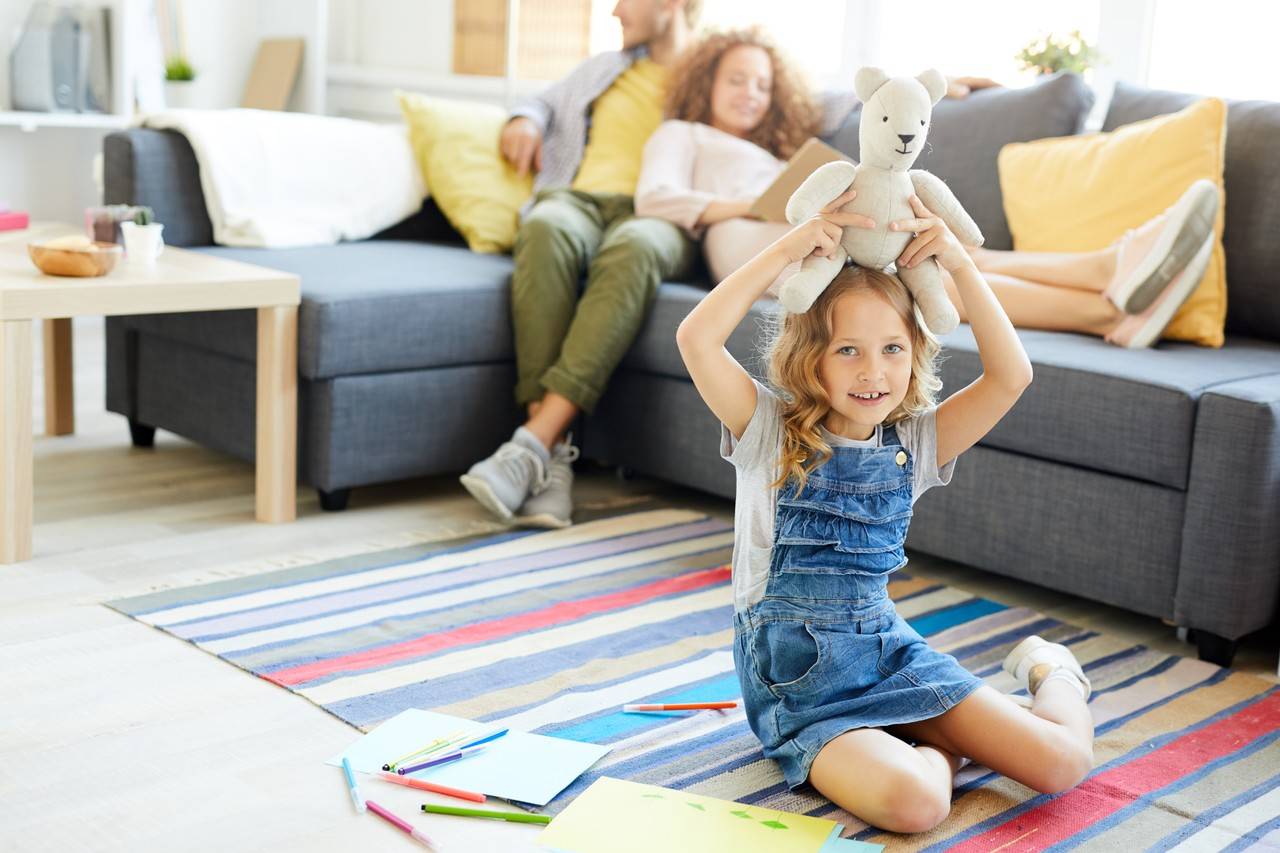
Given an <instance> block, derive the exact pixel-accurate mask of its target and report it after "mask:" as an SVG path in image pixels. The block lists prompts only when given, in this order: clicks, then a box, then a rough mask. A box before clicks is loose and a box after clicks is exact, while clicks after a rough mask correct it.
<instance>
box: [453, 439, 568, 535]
mask: <svg viewBox="0 0 1280 853" xmlns="http://www.w3.org/2000/svg"><path fill="white" fill-rule="evenodd" d="M549 456H550V455H549V454H548V452H547V449H546V448H545V447H543V446H542V442H541V441H539V440H538V439H537V437H536V436H535V435H534V434H533V433H531V432H529V431H528V430H527V429H525V428H524V427H518V428H517V429H516V431H515V434H514V435H512V436H511V440H510V441H505V442H503V443H502V446H501V447H499V448H498V450H497V451H496V452H495V453H494V454H493V455H492V456H490V457H489V458H488V459H484V460H481V461H480V462H477V463H476V464H474V465H472V466H471V469H470V470H469V471H467V473H465V474H463V475H462V476H461V477H459V478H458V479H459V480H460V481H461V482H462V485H463V487H464V488H465V489H466V490H467V491H468V492H470V493H471V496H472V497H473V498H475V499H476V500H478V501H479V502H480V503H481V504H483V505H484V507H485V509H487V510H489V511H490V512H492V513H493V514H494V515H496V516H498V518H500V519H502V520H503V521H510V520H511V519H512V518H514V517H515V511H516V510H517V509H519V507H520V506H521V505H522V504H523V503H524V502H525V500H526V499H527V498H528V497H529V495H531V494H536V493H538V492H540V491H542V490H543V489H544V488H546V485H547V462H548V459H549Z"/></svg>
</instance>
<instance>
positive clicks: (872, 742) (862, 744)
mask: <svg viewBox="0 0 1280 853" xmlns="http://www.w3.org/2000/svg"><path fill="white" fill-rule="evenodd" d="M1023 713H1024V714H1025V713H1026V712H1025V711H1023ZM959 763H960V759H959V757H958V756H957V755H955V754H953V753H949V752H947V751H946V750H944V749H942V748H941V747H937V746H933V745H921V746H914V747H913V746H910V745H909V744H907V743H905V742H903V741H902V740H901V739H899V738H897V737H894V736H893V735H891V734H889V733H887V732H885V731H882V730H880V729H857V730H855V731H851V732H845V733H844V734H842V735H840V736H839V737H837V738H835V739H833V740H832V741H831V742H829V743H828V744H827V745H826V746H824V747H823V748H822V750H821V751H820V752H819V753H818V756H817V757H816V758H815V759H814V760H813V766H812V767H811V768H810V770H809V783H810V784H811V785H813V787H815V788H817V789H818V791H819V792H820V793H821V794H822V795H823V796H824V797H826V798H827V799H829V800H831V802H833V803H835V804H836V805H838V806H840V807H841V808H843V809H845V810H846V811H848V812H850V813H851V814H854V815H856V816H857V817H859V818H861V819H862V820H865V821H866V822H867V823H869V824H871V825H872V826H876V827H879V828H880V829H884V830H888V831H890V832H925V831H927V830H930V829H933V828H934V827H935V826H937V825H938V824H939V823H942V821H943V820H944V819H945V818H946V817H947V815H948V814H950V812H951V789H952V782H953V779H954V777H955V774H956V770H957V769H958V768H959Z"/></svg>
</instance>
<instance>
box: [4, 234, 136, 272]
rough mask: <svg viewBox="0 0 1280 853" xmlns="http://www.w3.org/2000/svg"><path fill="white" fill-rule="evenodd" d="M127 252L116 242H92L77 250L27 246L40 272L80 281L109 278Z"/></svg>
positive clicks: (34, 245) (34, 244) (35, 245)
mask: <svg viewBox="0 0 1280 853" xmlns="http://www.w3.org/2000/svg"><path fill="white" fill-rule="evenodd" d="M123 251H124V250H123V249H122V248H121V247H120V246H118V245H116V244H115V243H90V244H89V245H87V246H85V247H83V248H74V249H73V248H57V247H51V246H45V245H41V244H38V243H28V244H27V254H29V255H30V256H31V260H32V262H34V263H35V265H36V267H38V268H39V270H40V272H42V273H45V274H46V275H63V276H74V277H77V278H90V277H93V276H99V275H106V274H107V273H109V272H111V270H112V269H114V268H115V265H116V262H117V261H119V260H120V255H121V254H122V253H123Z"/></svg>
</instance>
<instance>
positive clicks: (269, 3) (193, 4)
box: [0, 0, 329, 223]
mask: <svg viewBox="0 0 1280 853" xmlns="http://www.w3.org/2000/svg"><path fill="white" fill-rule="evenodd" d="M83 2H86V3H94V2H97V0H83ZM30 6H31V0H0V111H4V110H7V109H9V107H10V100H9V52H10V49H11V48H12V45H13V39H14V38H15V37H16V34H17V32H18V30H19V29H20V28H21V26H22V24H23V23H24V22H25V20H26V16H27V12H28V10H29V8H30ZM327 8H328V4H327V2H326V0H266V2H261V3H259V2H254V0H184V3H183V11H184V13H185V24H186V33H187V49H188V52H189V53H190V57H189V58H190V60H191V63H192V65H193V66H194V67H195V69H196V71H197V74H198V80H197V83H196V84H195V85H196V86H197V87H198V96H199V98H200V99H201V100H200V105H201V106H209V107H233V106H236V105H238V104H239V103H240V99H241V96H242V95H243V93H244V86H245V83H246V81H247V80H248V77H249V72H250V69H251V68H252V65H253V59H254V55H255V54H256V52H257V49H258V42H259V40H260V39H264V38H272V37H285V36H300V37H302V38H304V39H306V40H307V48H306V49H305V50H304V52H303V67H302V68H301V69H300V71H299V79H298V83H297V85H296V86H295V87H294V91H293V96H292V99H291V100H290V108H291V109H297V110H305V111H314V112H323V111H324V109H325V97H324V96H325V66H326V61H325V57H326V56H327V55H328V52H329V51H328V37H329V27H328V17H327ZM108 132H109V131H107V130H102V129H92V128H51V127H40V128H38V129H37V130H35V131H33V132H26V131H24V130H22V129H20V128H18V127H15V126H11V125H3V124H0V201H4V202H7V203H8V204H9V205H10V206H11V207H13V208H15V209H18V210H27V211H28V212H29V213H30V214H31V215H32V217H33V218H39V219H60V220H65V221H69V222H76V223H78V222H80V221H81V219H82V218H83V212H84V208H85V207H89V206H92V205H95V204H98V203H100V201H101V197H100V195H99V193H98V190H97V186H96V184H95V182H94V178H93V159H94V155H96V154H97V153H98V152H100V151H101V150H102V140H103V138H104V137H105V136H106V134H107V133H108Z"/></svg>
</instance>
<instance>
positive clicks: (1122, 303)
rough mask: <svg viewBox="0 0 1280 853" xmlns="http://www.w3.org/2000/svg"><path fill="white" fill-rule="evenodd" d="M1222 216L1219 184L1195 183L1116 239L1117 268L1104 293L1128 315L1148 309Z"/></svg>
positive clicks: (1184, 266)
mask: <svg viewBox="0 0 1280 853" xmlns="http://www.w3.org/2000/svg"><path fill="white" fill-rule="evenodd" d="M1217 215H1218V187H1217V185H1215V184H1214V183H1213V182H1212V181H1208V180H1204V179H1203V178H1202V179H1200V180H1198V181H1196V182H1194V183H1193V184H1191V186H1190V187H1188V188H1187V190H1186V192H1184V193H1183V194H1182V196H1181V198H1179V199H1178V200H1177V201H1176V202H1175V203H1174V204H1173V205H1172V206H1171V207H1169V209H1168V210H1166V211H1165V212H1164V213H1161V214H1160V215H1159V216H1157V217H1155V218H1154V219H1151V220H1150V221H1148V222H1146V223H1144V224H1143V225H1140V226H1138V227H1137V228H1134V229H1132V230H1130V231H1126V232H1125V234H1124V236H1123V237H1121V238H1120V239H1119V240H1118V241H1116V243H1117V245H1116V272H1115V276H1114V277H1113V278H1112V280H1111V284H1110V285H1108V287H1107V289H1106V291H1104V293H1103V295H1104V296H1106V297H1107V299H1108V300H1110V301H1111V303H1112V304H1113V305H1115V306H1116V307H1117V308H1119V309H1120V310H1121V311H1123V312H1124V313H1126V314H1141V313H1142V312H1144V311H1146V310H1147V308H1148V307H1150V305H1151V303H1152V302H1155V301H1156V298H1157V297H1158V296H1160V294H1161V293H1163V292H1164V291H1165V289H1166V288H1167V287H1168V285H1169V283H1170V282H1171V281H1173V279H1174V277H1175V276H1176V275H1177V274H1178V273H1180V272H1182V270H1183V269H1185V268H1186V267H1187V266H1188V265H1189V264H1190V263H1191V261H1192V259H1193V258H1194V257H1195V256H1196V254H1197V253H1198V252H1199V250H1200V247H1201V246H1203V245H1204V242H1205V240H1206V239H1208V238H1209V237H1210V236H1211V235H1212V234H1213V222H1214V218H1215V217H1216V216H1217ZM1196 280H1197V281H1199V276H1196Z"/></svg>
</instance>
